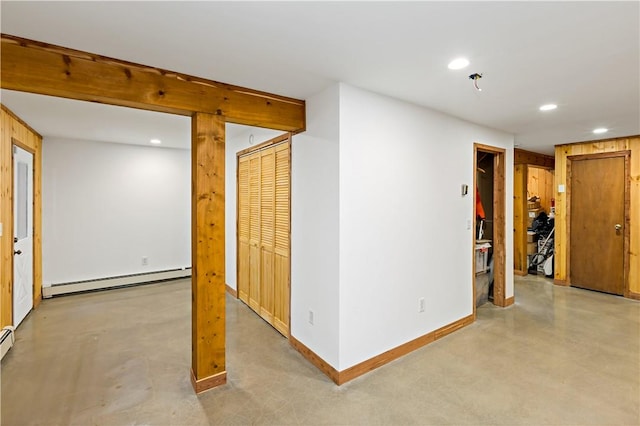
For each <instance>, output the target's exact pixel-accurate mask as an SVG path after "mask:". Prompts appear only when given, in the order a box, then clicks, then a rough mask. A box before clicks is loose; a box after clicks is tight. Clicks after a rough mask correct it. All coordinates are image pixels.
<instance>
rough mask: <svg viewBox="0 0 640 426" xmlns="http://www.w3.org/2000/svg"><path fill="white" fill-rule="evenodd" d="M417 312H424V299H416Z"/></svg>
mask: <svg viewBox="0 0 640 426" xmlns="http://www.w3.org/2000/svg"><path fill="white" fill-rule="evenodd" d="M418 312H424V297H421V298H420V299H418Z"/></svg>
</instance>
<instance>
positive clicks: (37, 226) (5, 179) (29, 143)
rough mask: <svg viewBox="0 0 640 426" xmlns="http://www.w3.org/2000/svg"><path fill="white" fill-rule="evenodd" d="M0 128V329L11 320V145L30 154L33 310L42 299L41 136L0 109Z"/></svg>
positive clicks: (14, 116) (10, 322)
mask: <svg viewBox="0 0 640 426" xmlns="http://www.w3.org/2000/svg"><path fill="white" fill-rule="evenodd" d="M1 114H2V115H1V117H0V124H1V126H0V127H1V128H2V138H1V141H0V222H2V227H3V230H2V237H0V327H4V326H6V325H11V324H12V322H13V321H12V318H13V311H12V307H13V306H12V305H13V292H12V287H13V210H12V209H13V204H12V198H11V197H12V193H13V190H12V184H13V176H12V170H13V155H12V145H13V141H16V143H18V144H20V145H21V146H22V147H23V148H25V149H28V150H30V151H32V152H33V153H34V166H33V167H34V173H33V186H34V188H33V189H34V191H33V199H34V200H33V201H34V207H33V227H34V231H33V251H34V253H33V263H34V275H33V284H34V301H33V302H34V307H37V306H38V304H39V303H40V300H41V299H42V219H41V211H42V208H41V205H42V196H41V188H42V177H41V170H42V167H41V166H42V136H40V135H39V134H38V133H37V132H36V131H35V130H33V129H32V128H31V127H29V125H28V124H26V123H25V122H23V121H22V120H21V119H20V118H19V117H17V116H16V115H15V114H14V113H13V112H11V111H10V110H9V109H8V108H6V107H5V106H4V105H1Z"/></svg>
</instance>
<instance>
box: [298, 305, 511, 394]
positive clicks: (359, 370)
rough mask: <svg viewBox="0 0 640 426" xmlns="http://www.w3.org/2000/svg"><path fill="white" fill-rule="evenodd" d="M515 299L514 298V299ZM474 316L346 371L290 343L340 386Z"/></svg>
mask: <svg viewBox="0 0 640 426" xmlns="http://www.w3.org/2000/svg"><path fill="white" fill-rule="evenodd" d="M512 299H513V298H512ZM474 318H475V317H474V314H472V315H469V316H466V317H464V318H461V319H459V320H457V321H454V322H452V323H451V324H448V325H445V326H444V327H440V328H439V329H437V330H435V331H432V332H430V333H427V334H425V335H423V336H420V337H418V338H415V339H413V340H410V341H409V342H406V343H403V344H402V345H400V346H397V347H395V348H392V349H389V350H388V351H385V352H383V353H381V354H380V355H377V356H374V357H373V358H370V359H368V360H366V361H363V362H361V363H358V364H356V365H354V366H352V367H349V368H347V369H346V370H342V371H337V370H336V369H335V368H333V367H332V366H331V365H330V364H329V363H327V362H326V361H325V360H323V359H322V358H320V357H319V356H318V355H317V354H316V353H314V352H313V351H312V350H311V349H309V348H308V347H306V346H305V345H304V344H303V343H301V342H300V341H298V340H297V339H296V338H295V337H293V336H290V337H289V342H291V346H293V348H294V349H296V350H297V351H298V352H300V354H302V356H303V357H305V358H306V359H307V360H308V361H309V362H311V363H312V364H313V365H315V366H316V367H317V368H318V369H319V370H320V371H322V372H323V373H324V374H325V375H326V376H327V377H329V378H330V379H331V380H332V381H333V382H334V383H335V384H337V385H338V386H340V385H342V384H344V383H347V382H349V381H351V380H353V379H355V378H357V377H360V376H362V375H364V374H366V373H368V372H370V371H373V370H375V369H376V368H379V367H382V366H383V365H385V364H388V363H390V362H391V361H394V360H396V359H398V358H401V357H403V356H405V355H407V354H408V353H410V352H413V351H415V350H416V349H420V348H421V347H423V346H426V345H428V344H429V343H432V342H435V341H436V340H438V339H441V338H443V337H445V336H447V335H449V334H451V333H453V332H454V331H457V330H459V329H461V328H463V327H466V326H467V325H469V324H472V323H473V321H474Z"/></svg>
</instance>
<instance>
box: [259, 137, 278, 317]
mask: <svg viewBox="0 0 640 426" xmlns="http://www.w3.org/2000/svg"><path fill="white" fill-rule="evenodd" d="M275 184H276V182H275V152H274V150H273V148H270V149H266V150H264V151H262V152H261V155H260V231H261V232H260V296H261V299H260V311H259V314H260V316H261V317H262V318H264V319H265V320H266V321H267V322H268V323H270V324H271V323H273V306H274V291H275V289H274V273H273V263H274V239H275V235H274V234H275V220H274V216H275V195H276V194H275V193H276V191H275Z"/></svg>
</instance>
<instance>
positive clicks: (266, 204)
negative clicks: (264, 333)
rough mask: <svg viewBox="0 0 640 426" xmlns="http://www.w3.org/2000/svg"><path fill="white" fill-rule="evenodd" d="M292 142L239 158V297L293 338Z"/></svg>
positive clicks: (284, 142)
mask: <svg viewBox="0 0 640 426" xmlns="http://www.w3.org/2000/svg"><path fill="white" fill-rule="evenodd" d="M290 164H291V158H290V140H289V139H286V140H285V141H283V142H279V143H277V144H273V145H270V146H267V147H265V148H262V149H257V150H255V151H253V152H250V153H247V154H245V155H242V154H241V155H239V157H238V297H239V298H240V300H242V301H243V302H244V303H246V304H247V305H248V306H249V307H250V308H251V309H253V310H254V311H255V312H256V313H257V314H258V315H260V316H261V317H262V318H263V319H264V320H265V321H267V322H268V323H269V324H271V325H272V326H273V327H274V328H275V329H276V330H278V331H279V332H280V333H282V334H283V335H284V336H288V335H289V295H290V291H289V271H290V261H289V259H290V239H289V228H290V181H291V177H290V176H291V172H290V170H291V167H290Z"/></svg>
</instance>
